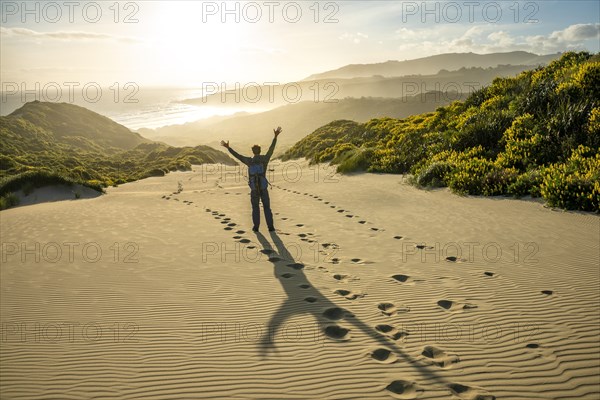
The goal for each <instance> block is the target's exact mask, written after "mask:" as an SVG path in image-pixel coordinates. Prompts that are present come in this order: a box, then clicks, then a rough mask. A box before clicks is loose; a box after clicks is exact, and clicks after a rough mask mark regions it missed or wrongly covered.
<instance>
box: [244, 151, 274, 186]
mask: <svg viewBox="0 0 600 400" xmlns="http://www.w3.org/2000/svg"><path fill="white" fill-rule="evenodd" d="M248 178H249V182H248V184H249V185H250V189H251V190H258V191H259V192H260V191H262V190H264V189H266V188H267V185H268V184H269V182H268V181H267V177H266V176H265V167H264V165H263V164H262V163H261V162H260V159H258V158H253V159H252V161H251V163H250V165H248Z"/></svg>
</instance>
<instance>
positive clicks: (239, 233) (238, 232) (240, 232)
mask: <svg viewBox="0 0 600 400" xmlns="http://www.w3.org/2000/svg"><path fill="white" fill-rule="evenodd" d="M235 233H237V234H238V235H243V234H244V233H246V231H242V230H239V231H235Z"/></svg>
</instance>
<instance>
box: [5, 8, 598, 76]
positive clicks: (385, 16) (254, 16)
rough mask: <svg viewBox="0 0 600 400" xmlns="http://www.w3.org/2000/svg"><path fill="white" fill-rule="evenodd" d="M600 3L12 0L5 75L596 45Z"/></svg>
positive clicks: (179, 69) (227, 70)
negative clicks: (94, 0) (44, 0)
mask: <svg viewBox="0 0 600 400" xmlns="http://www.w3.org/2000/svg"><path fill="white" fill-rule="evenodd" d="M599 3H600V2H598V1H596V0H591V1H522V2H516V1H496V2H490V1H456V2H426V3H424V2H422V1H417V2H412V1H380V2H373V1H329V2H328V1H320V2H316V1H296V2H279V1H265V2H263V1H256V2H235V1H227V2H223V1H218V2H193V1H182V2H174V1H169V2H166V1H165V2H160V1H135V2H119V3H116V4H115V2H114V1H97V2H84V1H72V2H68V1H66V2H63V1H57V2H29V3H25V7H23V3H22V2H21V1H16V2H13V1H2V2H1V7H2V20H1V21H0V22H1V28H0V29H1V44H0V51H1V53H0V56H1V65H0V67H1V76H0V79H1V80H2V81H3V84H4V83H5V82H18V83H22V82H25V83H26V84H27V85H32V84H33V83H34V82H40V84H41V85H42V86H43V85H44V84H46V83H48V82H58V83H59V84H61V85H62V84H63V83H64V82H79V83H85V82H98V83H99V84H100V85H102V86H108V85H111V84H112V83H113V82H119V83H120V84H123V83H125V82H136V83H137V84H139V85H148V86H149V85H158V86H170V85H176V86H185V87H199V86H201V85H202V83H203V82H236V81H239V82H250V81H252V82H258V83H264V82H288V81H293V80H298V79H302V78H305V77H306V76H308V75H310V74H313V73H316V72H322V71H325V70H329V69H334V68H338V67H341V66H343V65H346V64H350V63H373V62H381V61H386V60H391V59H393V60H404V59H412V58H418V57H423V56H428V55H434V54H440V53H447V52H471V51H472V52H476V53H489V52H497V51H512V50H526V51H530V52H533V53H537V54H547V53H555V52H558V51H565V50H571V49H574V50H579V49H586V50H588V51H592V52H598V51H599V42H600V37H599V29H600V24H599V21H600V8H599V7H600V6H599ZM228 11H229V12H228ZM236 19H237V21H236ZM440 68H443V66H440Z"/></svg>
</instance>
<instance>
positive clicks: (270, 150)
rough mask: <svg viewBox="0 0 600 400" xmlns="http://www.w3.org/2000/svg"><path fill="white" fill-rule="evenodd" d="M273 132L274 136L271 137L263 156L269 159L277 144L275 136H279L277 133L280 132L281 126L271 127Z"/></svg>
mask: <svg viewBox="0 0 600 400" xmlns="http://www.w3.org/2000/svg"><path fill="white" fill-rule="evenodd" d="M273 133H274V135H275V136H274V137H273V141H272V142H271V146H269V150H267V154H265V156H266V157H267V160H270V159H271V156H272V155H273V151H275V145H276V144H277V136H279V134H280V133H281V127H280V126H278V127H277V129H273Z"/></svg>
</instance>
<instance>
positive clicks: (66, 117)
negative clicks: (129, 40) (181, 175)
mask: <svg viewBox="0 0 600 400" xmlns="http://www.w3.org/2000/svg"><path fill="white" fill-rule="evenodd" d="M0 147H1V148H2V154H0V179H1V180H0V196H1V197H2V198H1V199H0V206H1V207H0V208H5V207H6V206H7V205H14V204H15V198H14V196H13V195H12V194H13V193H15V192H17V191H18V190H20V189H22V188H23V187H28V188H29V189H28V190H32V189H33V188H36V187H41V186H45V185H48V184H51V185H54V184H59V183H66V184H74V183H77V184H83V185H85V186H88V187H91V188H94V189H97V190H99V189H101V188H102V187H106V186H110V185H115V184H120V183H125V182H130V181H135V180H138V179H142V178H145V177H149V176H162V175H165V174H166V173H168V172H169V171H176V170H190V169H191V166H192V164H203V163H224V164H228V165H233V164H235V162H234V161H233V160H232V159H231V158H230V157H229V156H228V155H226V154H224V153H223V152H221V151H218V150H215V149H213V148H211V147H208V146H195V147H172V146H169V145H167V144H164V143H160V142H153V141H151V140H149V139H146V138H144V137H142V136H141V135H140V134H138V133H136V132H132V131H131V130H129V129H128V128H126V127H124V126H122V125H120V124H118V123H116V122H114V121H112V120H111V119H109V118H107V117H105V116H102V115H100V114H97V113H95V112H93V111H90V110H88V109H86V108H83V107H79V106H76V105H72V104H66V103H47V102H39V101H35V102H30V103H26V104H25V105H24V106H23V107H21V108H19V109H18V110H15V111H14V112H13V113H11V114H10V115H7V116H5V117H0Z"/></svg>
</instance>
